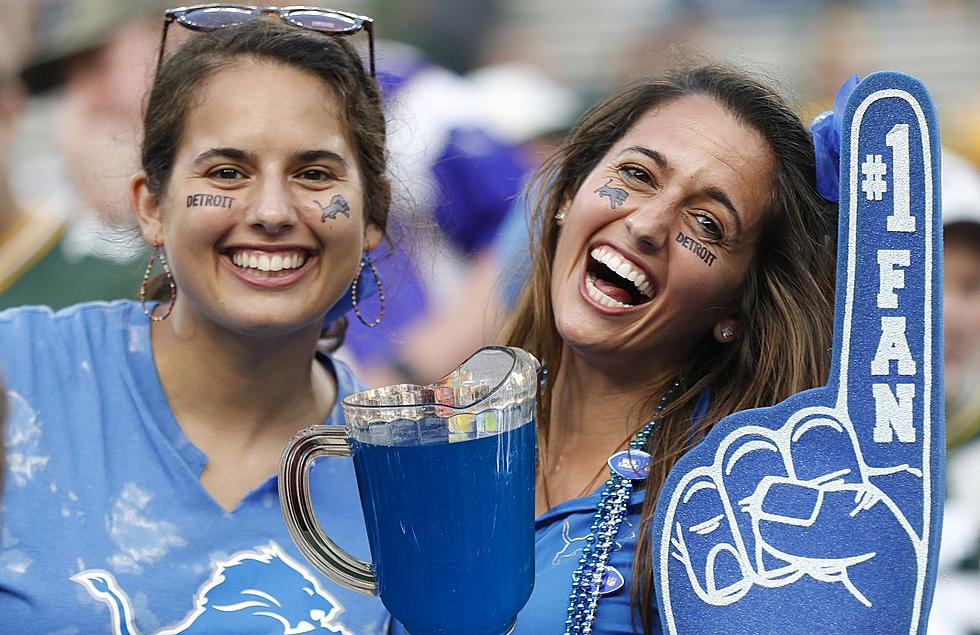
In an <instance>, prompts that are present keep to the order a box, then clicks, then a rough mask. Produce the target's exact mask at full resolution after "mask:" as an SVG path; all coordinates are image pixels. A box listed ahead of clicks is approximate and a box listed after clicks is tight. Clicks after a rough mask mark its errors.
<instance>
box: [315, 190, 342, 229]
mask: <svg viewBox="0 0 980 635" xmlns="http://www.w3.org/2000/svg"><path fill="white" fill-rule="evenodd" d="M313 202H314V203H316V206H317V207H319V208H320V222H321V223H325V222H327V220H328V219H329V220H333V219H335V218H337V214H342V215H344V216H346V217H347V218H350V205H348V204H347V199H345V198H344V197H343V196H341V195H340V194H334V196H333V198H332V199H330V204H329V205H327V206H326V207H324V206H323V203H321V202H320V201H313Z"/></svg>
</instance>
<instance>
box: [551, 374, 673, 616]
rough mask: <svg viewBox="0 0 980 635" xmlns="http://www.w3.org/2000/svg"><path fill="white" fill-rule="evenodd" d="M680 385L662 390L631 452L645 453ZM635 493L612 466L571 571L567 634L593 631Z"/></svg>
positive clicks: (637, 435) (625, 478) (631, 484)
mask: <svg viewBox="0 0 980 635" xmlns="http://www.w3.org/2000/svg"><path fill="white" fill-rule="evenodd" d="M678 386H680V382H679V381H675V382H674V383H673V385H671V387H670V388H668V389H667V392H665V393H664V394H663V396H662V397H661V398H660V403H658V404H657V407H656V409H655V410H654V412H653V417H652V418H651V419H650V421H648V422H647V424H646V425H645V426H643V429H642V430H640V431H639V432H637V433H636V436H635V437H633V440H632V441H630V445H629V450H628V452H631V453H635V454H641V453H642V454H643V455H646V453H645V452H644V451H643V447H644V446H645V445H646V442H647V439H648V438H649V437H650V433H651V432H653V430H654V428H656V427H657V424H659V423H660V419H659V415H660V413H661V412H663V410H664V408H665V407H666V406H667V401H668V400H669V399H670V397H671V395H672V394H673V393H674V391H675V390H677V388H678ZM632 493H633V480H631V479H630V478H627V477H626V476H624V475H622V474H620V473H619V472H617V471H616V470H615V469H613V467H612V466H610V469H609V480H607V481H606V484H605V486H604V487H603V488H602V493H601V494H600V499H599V504H598V505H597V506H596V507H597V508H596V512H595V516H594V517H593V519H592V527H590V528H589V535H588V536H587V537H586V540H585V546H584V547H582V555H581V557H580V558H579V560H578V567H577V568H576V569H575V572H574V573H572V592H571V594H570V595H569V596H568V618H567V619H566V620H565V635H578V634H590V633H592V624H593V623H594V622H595V613H596V607H597V606H598V604H599V596H600V595H601V594H602V581H603V578H604V577H605V575H606V571H607V565H608V561H609V550H610V549H611V548H612V546H613V544H614V542H615V539H616V535H617V534H618V533H619V528H620V526H621V525H622V524H623V519H624V518H625V517H626V507H627V505H628V504H629V499H630V494H632Z"/></svg>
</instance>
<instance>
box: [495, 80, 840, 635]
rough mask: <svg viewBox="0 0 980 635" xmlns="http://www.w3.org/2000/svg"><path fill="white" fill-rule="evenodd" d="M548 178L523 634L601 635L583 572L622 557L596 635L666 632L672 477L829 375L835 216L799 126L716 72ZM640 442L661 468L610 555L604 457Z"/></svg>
mask: <svg viewBox="0 0 980 635" xmlns="http://www.w3.org/2000/svg"><path fill="white" fill-rule="evenodd" d="M539 179H540V180H539V183H542V184H547V191H546V192H545V195H544V196H543V197H542V198H541V199H540V200H539V201H538V204H537V206H536V212H535V214H536V215H535V219H534V227H535V236H534V243H533V244H534V247H533V248H532V253H533V258H534V260H533V265H532V267H533V269H532V274H531V280H530V282H529V284H528V287H527V288H526V289H525V290H524V295H523V296H522V300H521V302H520V304H519V307H518V309H517V311H516V313H515V316H514V318H513V320H512V322H511V324H510V325H509V328H508V331H507V333H506V337H505V339H506V341H507V343H508V344H510V345H514V346H520V347H523V348H525V349H527V350H528V351H530V352H531V353H533V354H535V355H536V356H538V357H539V359H541V360H542V362H543V363H544V364H545V366H546V368H547V369H548V375H547V379H546V384H545V386H544V388H543V389H542V392H541V395H540V398H539V403H538V408H539V411H538V426H539V436H540V447H539V469H538V483H537V514H538V519H537V525H536V541H537V543H536V544H537V562H536V581H535V587H534V591H533V594H532V596H531V599H530V601H529V603H528V605H527V607H526V608H525V609H524V611H523V612H522V613H521V615H520V617H519V619H518V627H517V632H518V633H524V632H527V633H561V632H590V631H588V630H584V631H582V630H576V628H577V626H576V625H578V627H580V626H581V625H582V624H583V623H585V622H587V621H588V620H589V619H591V617H590V616H589V615H586V613H588V612H589V605H590V604H591V602H590V601H586V602H582V601H581V598H575V599H571V600H570V596H571V595H572V578H573V573H574V572H575V570H576V569H577V568H580V567H588V566H589V565H590V563H592V564H594V563H595V562H596V561H598V559H601V558H608V563H609V565H610V566H612V567H615V568H616V569H617V570H618V571H619V572H620V573H621V574H622V576H623V578H624V579H623V580H622V581H621V582H622V584H621V586H619V587H617V586H616V585H615V584H613V585H612V586H611V587H609V588H601V589H593V590H592V592H591V593H592V594H593V595H595V596H596V597H597V598H598V604H597V605H596V610H595V613H594V619H595V622H594V625H593V626H592V629H591V632H592V633H603V634H608V633H634V632H644V633H658V632H660V630H661V629H660V623H659V620H658V617H657V611H656V602H655V599H654V597H653V593H652V586H653V575H652V560H651V549H650V531H651V528H652V525H651V523H650V520H651V517H652V515H653V511H654V506H655V504H656V498H657V492H658V491H659V489H660V487H661V485H662V484H663V482H664V479H665V478H666V474H667V471H668V470H669V469H670V467H671V466H672V465H673V464H674V463H675V462H676V461H677V459H678V458H679V457H680V456H681V455H682V454H683V453H684V452H685V451H686V450H687V449H689V448H690V447H691V446H692V445H694V444H696V443H697V442H698V441H699V440H700V439H701V438H703V437H704V435H705V433H706V432H707V431H708V430H709V429H710V428H711V426H712V425H713V424H715V423H716V422H718V421H719V420H720V419H721V418H723V417H724V416H725V415H728V414H729V413H732V412H736V411H739V410H744V409H746V408H753V407H757V406H765V405H771V404H774V403H777V402H779V401H781V400H783V399H785V398H786V397H788V396H789V395H791V394H793V393H796V392H798V391H800V390H803V389H805V388H810V387H813V386H816V385H821V384H822V382H823V381H824V380H825V378H826V373H827V371H828V368H829V363H830V353H829V349H830V343H831V320H832V306H833V304H832V303H833V272H834V244H833V242H834V241H833V237H834V235H835V232H834V229H833V227H834V223H835V220H836V207H835V206H833V205H831V204H829V203H827V202H826V201H825V200H824V199H822V198H821V197H820V196H819V195H818V193H817V191H816V189H815V172H814V154H813V148H812V146H811V141H810V136H809V134H808V132H807V130H806V129H805V128H804V126H803V125H802V123H801V122H800V120H799V118H798V117H797V116H796V115H794V114H793V113H792V112H791V111H790V110H789V108H787V107H786V106H785V105H784V103H783V101H782V100H781V99H780V98H779V97H777V96H776V95H775V94H774V93H773V92H772V91H771V90H770V89H768V88H767V87H765V86H763V85H762V84H760V83H758V82H756V81H754V80H753V79H751V78H748V77H746V76H744V75H742V74H740V73H738V72H734V71H730V70H726V69H721V68H715V67H705V68H697V69H693V70H685V71H680V72H674V73H671V74H668V75H666V76H664V77H661V78H658V79H655V80H652V81H649V82H646V83H643V84H640V85H636V86H634V87H631V88H629V89H627V90H625V91H623V92H621V93H619V94H617V95H615V96H613V97H611V98H609V99H607V100H606V101H604V102H603V103H602V104H600V105H599V106H597V107H596V108H595V109H594V110H593V111H591V112H590V113H589V114H588V115H586V116H585V118H584V119H583V120H582V122H580V124H579V125H578V127H577V128H576V129H575V130H574V131H573V132H572V134H571V135H570V137H569V139H568V141H567V142H566V144H565V145H564V147H563V148H562V149H561V150H560V151H559V152H558V153H557V155H556V156H555V157H553V158H552V159H551V161H550V162H549V163H547V164H546V165H545V166H544V169H543V171H542V172H541V173H540V175H539ZM633 443H635V444H636V445H635V446H634V447H643V448H644V449H645V450H646V451H647V452H649V453H650V454H651V455H652V456H653V462H652V467H651V472H650V475H649V476H648V477H647V478H646V480H645V482H643V483H642V484H640V485H638V486H637V487H636V488H635V490H634V492H633V494H632V496H631V498H629V500H628V503H627V504H626V505H624V508H623V509H622V510H618V511H619V512H621V513H622V514H623V515H624V516H625V522H624V523H623V524H622V526H621V529H620V532H619V534H618V535H617V536H616V540H615V542H614V545H615V546H614V548H613V549H611V550H610V552H609V553H607V554H603V553H601V549H598V548H596V549H593V544H592V542H591V541H590V539H589V534H590V531H591V528H592V527H593V522H594V520H596V519H597V516H598V512H597V510H599V508H600V506H599V502H600V500H602V499H603V492H604V490H605V489H608V488H610V487H614V486H615V482H614V481H612V480H608V481H607V479H610V477H611V474H610V470H609V468H608V467H607V464H606V460H607V458H608V457H610V456H611V455H613V454H614V453H616V452H618V451H621V450H623V449H625V448H626V447H628V446H630V445H631V444H633ZM607 511H608V510H607ZM614 511H615V510H614ZM614 511H613V512H610V513H614ZM591 599H592V598H589V600H591ZM566 620H569V621H568V622H566Z"/></svg>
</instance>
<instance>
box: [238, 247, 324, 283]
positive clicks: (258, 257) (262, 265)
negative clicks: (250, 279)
mask: <svg viewBox="0 0 980 635" xmlns="http://www.w3.org/2000/svg"><path fill="white" fill-rule="evenodd" d="M225 255H226V256H228V258H229V259H230V260H231V261H232V262H233V263H234V264H235V266H236V267H238V268H239V269H243V270H246V271H248V272H249V273H250V274H258V275H260V276H269V277H272V276H284V275H287V274H289V273H291V272H293V271H295V270H296V269H299V268H301V267H302V266H303V265H305V264H306V261H307V260H308V259H309V257H310V254H309V253H308V252H307V251H306V250H305V249H290V250H287V251H261V250H257V249H230V250H228V251H227V252H226V253H225Z"/></svg>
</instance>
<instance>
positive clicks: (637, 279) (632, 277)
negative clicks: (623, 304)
mask: <svg viewBox="0 0 980 635" xmlns="http://www.w3.org/2000/svg"><path fill="white" fill-rule="evenodd" d="M590 255H591V256H592V257H593V258H595V259H596V260H597V261H599V262H601V263H602V264H604V265H606V266H607V267H609V269H610V270H612V271H613V272H614V273H615V274H616V275H618V276H619V277H621V278H623V279H625V280H628V281H629V282H632V283H633V286H635V287H636V290H637V291H639V292H640V293H642V294H643V295H645V296H646V297H648V298H652V297H653V295H652V293H651V291H652V290H653V285H652V284H651V283H650V279H649V278H647V275H646V274H645V273H643V271H641V270H639V269H637V268H636V267H634V266H633V263H631V262H630V261H629V260H626V259H625V258H622V257H620V256H619V255H617V254H616V253H615V252H613V251H611V250H610V249H607V248H606V247H595V248H594V249H593V250H592V252H591V253H590ZM613 301H614V302H615V300H613Z"/></svg>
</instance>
